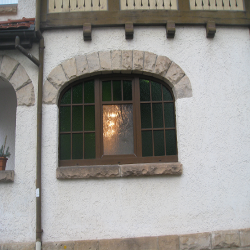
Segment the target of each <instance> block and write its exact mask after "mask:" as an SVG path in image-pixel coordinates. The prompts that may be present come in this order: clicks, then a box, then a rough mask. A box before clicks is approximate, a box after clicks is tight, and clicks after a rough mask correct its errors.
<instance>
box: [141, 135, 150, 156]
mask: <svg viewBox="0 0 250 250" xmlns="http://www.w3.org/2000/svg"><path fill="white" fill-rule="evenodd" d="M141 137H142V156H153V146H152V131H142V132H141Z"/></svg>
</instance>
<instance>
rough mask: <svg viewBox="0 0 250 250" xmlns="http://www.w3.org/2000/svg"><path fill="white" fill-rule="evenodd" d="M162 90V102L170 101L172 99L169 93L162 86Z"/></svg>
mask: <svg viewBox="0 0 250 250" xmlns="http://www.w3.org/2000/svg"><path fill="white" fill-rule="evenodd" d="M162 89H163V100H164V101H172V100H173V97H172V95H171V93H170V92H169V90H168V89H167V88H166V87H164V86H162Z"/></svg>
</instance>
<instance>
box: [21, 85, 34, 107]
mask: <svg viewBox="0 0 250 250" xmlns="http://www.w3.org/2000/svg"><path fill="white" fill-rule="evenodd" d="M16 97H17V105H18V106H24V105H25V106H33V105H34V104H35V93H34V86H33V84H32V83H29V84H27V85H25V86H23V87H22V88H21V89H19V90H18V91H17V92H16Z"/></svg>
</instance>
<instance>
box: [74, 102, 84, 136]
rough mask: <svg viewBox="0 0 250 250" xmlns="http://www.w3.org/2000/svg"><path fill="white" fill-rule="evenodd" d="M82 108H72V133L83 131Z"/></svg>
mask: <svg viewBox="0 0 250 250" xmlns="http://www.w3.org/2000/svg"><path fill="white" fill-rule="evenodd" d="M82 111H83V110H82V106H73V107H72V131H82V130H83V113H82Z"/></svg>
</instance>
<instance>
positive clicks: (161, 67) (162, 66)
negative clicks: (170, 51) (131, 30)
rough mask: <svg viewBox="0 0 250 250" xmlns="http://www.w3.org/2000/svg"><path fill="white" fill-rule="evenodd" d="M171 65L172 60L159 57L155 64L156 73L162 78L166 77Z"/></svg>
mask: <svg viewBox="0 0 250 250" xmlns="http://www.w3.org/2000/svg"><path fill="white" fill-rule="evenodd" d="M170 64H171V60H170V59H169V58H168V57H166V56H158V57H157V59H156V63H155V73H156V74H158V75H161V76H165V75H166V73H167V71H168V68H169V66H170Z"/></svg>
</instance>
